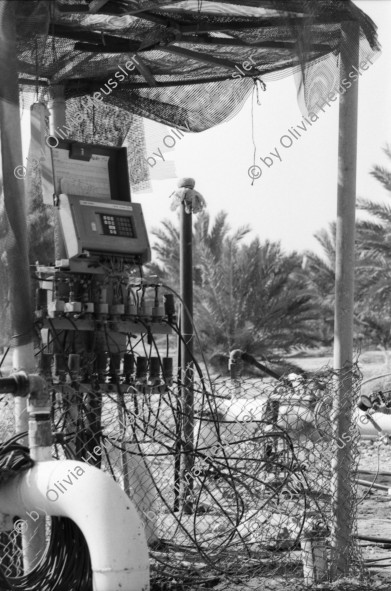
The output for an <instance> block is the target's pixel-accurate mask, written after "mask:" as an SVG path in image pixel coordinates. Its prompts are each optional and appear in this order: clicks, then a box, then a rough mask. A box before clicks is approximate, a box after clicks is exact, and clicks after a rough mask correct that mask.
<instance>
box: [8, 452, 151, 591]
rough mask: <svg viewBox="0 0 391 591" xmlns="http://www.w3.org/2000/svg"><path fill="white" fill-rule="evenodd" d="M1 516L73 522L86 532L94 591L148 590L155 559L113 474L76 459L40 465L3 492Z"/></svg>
mask: <svg viewBox="0 0 391 591" xmlns="http://www.w3.org/2000/svg"><path fill="white" fill-rule="evenodd" d="M0 493H1V494H0V511H1V512H3V513H8V514H11V515H22V514H23V512H27V511H30V512H31V511H36V512H37V513H39V514H40V515H45V514H46V515H50V516H59V517H68V518H70V519H72V520H73V521H74V522H75V523H76V524H77V525H78V526H79V528H80V530H81V531H82V533H83V535H84V537H85V539H86V542H87V545H88V548H89V551H90V557H91V565H92V573H93V588H94V591H117V590H118V591H148V590H149V559H148V548H147V541H146V537H145V532H144V526H143V524H142V521H141V519H140V517H139V516H138V514H137V511H136V509H135V507H134V505H133V504H132V502H131V501H130V499H129V498H128V497H127V495H126V494H125V493H124V492H123V491H122V489H121V488H120V487H119V486H118V484H117V483H116V482H114V481H113V480H112V479H111V478H110V476H108V474H105V473H104V472H102V471H101V470H98V469H97V468H94V467H93V466H90V465H88V464H85V463H82V462H76V461H72V460H66V461H61V462H58V461H50V462H40V463H37V464H36V465H35V466H34V467H33V468H31V469H30V470H28V471H27V472H25V473H23V474H21V475H20V476H18V477H16V478H15V479H13V480H11V481H9V482H7V483H6V484H4V485H3V486H2V487H1V488H0Z"/></svg>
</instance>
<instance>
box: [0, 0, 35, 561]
mask: <svg viewBox="0 0 391 591" xmlns="http://www.w3.org/2000/svg"><path fill="white" fill-rule="evenodd" d="M18 5H19V4H18V2H1V3H0V55H1V60H0V133H1V169H0V173H1V177H2V183H3V189H4V211H5V213H6V216H7V221H8V225H9V228H8V240H7V247H6V252H5V253H4V255H5V256H6V260H7V267H8V280H9V297H10V303H11V324H12V332H13V334H15V335H17V336H16V338H15V340H14V342H13V344H15V345H16V346H15V349H14V354H13V360H12V362H13V367H14V369H16V370H21V369H23V370H24V371H27V372H33V371H34V370H35V359H34V349H33V340H32V339H33V334H32V327H33V312H32V297H31V286H30V269H29V258H28V242H27V223H26V198H25V186H24V181H23V179H22V178H20V176H18V172H17V171H18V169H23V165H24V161H23V152H22V139H21V138H22V135H21V127H20V106H19V86H18V62H17V58H16V56H17V49H16V15H15V12H16V10H17V8H18ZM14 413H15V431H16V433H21V432H25V431H28V414H27V408H26V398H21V397H17V398H16V399H15V411H14ZM20 443H24V444H26V443H27V441H26V440H23V441H22V440H21V441H20ZM21 517H23V519H25V521H26V523H27V526H28V527H27V528H26V531H25V532H24V533H23V534H22V541H23V563H24V569H25V572H28V571H29V570H31V569H32V568H33V567H34V566H35V565H36V563H37V562H38V560H39V559H40V558H41V556H42V553H43V550H44V548H45V528H44V525H45V521H44V519H42V518H41V519H38V520H36V522H34V520H32V519H31V518H30V517H28V516H27V515H23V516H21Z"/></svg>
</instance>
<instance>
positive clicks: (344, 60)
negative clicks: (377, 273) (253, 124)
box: [331, 22, 360, 579]
mask: <svg viewBox="0 0 391 591" xmlns="http://www.w3.org/2000/svg"><path fill="white" fill-rule="evenodd" d="M341 32H342V47H341V54H340V81H342V80H343V79H346V80H349V72H351V71H354V70H353V68H357V69H358V66H359V32H360V31H359V25H358V24H357V23H355V22H349V23H343V24H342V31H341ZM357 110H358V81H357V82H352V86H351V88H350V89H348V90H346V92H345V93H344V94H341V95H340V103H339V145H338V206H337V235H336V263H335V324H334V368H335V369H336V370H339V372H340V373H339V377H338V383H337V392H336V395H335V397H334V401H333V435H334V437H335V440H336V441H338V440H340V441H344V440H343V439H340V438H341V437H342V435H343V434H346V433H348V431H349V428H350V425H351V421H352V371H351V370H352V362H353V303H354V240H355V207H356V159H357ZM340 447H341V449H340ZM351 461H352V458H351V443H350V442H346V443H345V445H344V446H337V448H336V455H335V457H334V460H333V464H332V487H333V490H332V498H333V508H332V509H333V510H332V516H333V521H332V533H331V551H332V561H331V564H332V567H331V576H332V578H333V579H336V578H339V577H341V576H344V575H347V574H348V571H349V554H348V552H347V548H348V546H349V545H350V542H351V536H352V521H351V516H350V511H351V508H352V500H353V498H352V478H351V474H350V470H351Z"/></svg>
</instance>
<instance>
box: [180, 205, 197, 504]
mask: <svg viewBox="0 0 391 591" xmlns="http://www.w3.org/2000/svg"><path fill="white" fill-rule="evenodd" d="M192 218H193V215H192V213H186V211H185V204H184V203H182V204H181V209H180V287H181V298H182V308H181V328H182V335H183V339H184V342H183V343H182V351H181V398H182V413H183V414H182V416H183V441H184V445H183V464H182V466H183V471H182V483H183V488H182V490H183V496H182V498H183V501H184V503H183V510H184V512H185V513H191V512H192V501H191V500H189V497H190V498H191V494H192V491H193V465H194V391H193V360H192V356H193V325H192V317H193V248H192V246H193V245H192V242H193V224H192Z"/></svg>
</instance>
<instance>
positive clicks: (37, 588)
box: [0, 433, 92, 591]
mask: <svg viewBox="0 0 391 591" xmlns="http://www.w3.org/2000/svg"><path fill="white" fill-rule="evenodd" d="M25 436H26V433H21V434H20V435H16V436H15V437H12V438H11V439H9V440H8V441H7V442H6V443H2V444H0V484H2V483H4V482H6V481H7V480H9V479H10V478H13V477H15V476H16V475H17V474H20V473H21V472H24V471H26V470H28V469H29V468H31V467H32V466H33V465H34V461H33V460H32V459H31V458H30V455H29V451H28V449H27V448H26V447H24V446H22V445H20V444H18V443H17V441H18V440H19V439H21V438H22V437H25ZM0 589H1V591H92V571H91V560H90V554H89V551H88V546H87V543H86V541H85V538H84V536H83V534H82V532H81V531H80V529H79V528H78V526H77V525H76V523H74V522H73V521H72V520H71V519H68V518H66V517H52V518H51V533H50V540H49V543H48V545H47V547H46V549H45V552H44V554H43V556H42V558H41V560H40V561H39V563H38V564H37V565H36V566H35V567H34V569H33V570H31V571H30V572H29V573H28V574H27V575H24V576H19V577H10V576H7V575H6V574H5V572H4V570H3V569H2V567H1V566H0Z"/></svg>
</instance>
